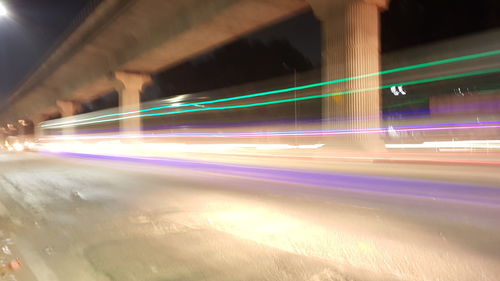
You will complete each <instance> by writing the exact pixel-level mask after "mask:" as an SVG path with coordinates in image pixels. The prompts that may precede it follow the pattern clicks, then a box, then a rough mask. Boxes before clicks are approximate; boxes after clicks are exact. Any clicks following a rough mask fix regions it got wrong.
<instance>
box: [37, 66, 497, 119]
mask: <svg viewBox="0 0 500 281" xmlns="http://www.w3.org/2000/svg"><path fill="white" fill-rule="evenodd" d="M499 72H500V68H493V69H488V70H480V71H472V72H467V73H459V74H453V75H447V76H440V77H434V78H427V79H421V80H413V81H408V82H403V83H398V84H397V85H396V84H390V85H384V86H380V87H373V88H365V89H358V90H349V91H343V92H336V93H330V94H318V95H311V96H305V97H298V98H288V99H281V100H274V101H267V102H258V103H250V104H239V105H231V106H218V107H209V108H194V109H185V110H179V111H170V112H160V113H149V114H140V115H132V116H126V117H119V118H112V119H105V120H96V121H88V122H84V121H85V120H89V119H90V118H88V119H83V120H75V121H70V122H60V123H55V124H50V123H49V124H45V125H42V127H43V128H66V127H72V126H81V125H89V124H97V123H105V122H112V121H119V120H124V119H131V118H140V117H152V116H163V115H173V114H181V113H187V112H197V111H209V110H210V111H211V110H226V109H238V108H249V107H258V106H265V105H271V104H280V103H288V102H294V101H304V100H312V99H318V98H325V97H333V96H342V95H348V94H353V93H362V92H368V91H373V90H380V89H388V88H392V87H394V86H400V85H418V84H425V83H431V82H438V81H443V80H449V79H456V78H465V77H471V76H478V75H484V74H493V73H499ZM215 101H220V100H215ZM186 105H189V104H184V106H186ZM191 105H192V104H191ZM170 107H171V106H170ZM156 109H158V108H156ZM143 111H145V110H143ZM115 115H118V113H117V114H115ZM101 117H102V116H101ZM101 117H99V116H98V117H95V118H94V119H96V118H101ZM73 123H75V124H73Z"/></svg>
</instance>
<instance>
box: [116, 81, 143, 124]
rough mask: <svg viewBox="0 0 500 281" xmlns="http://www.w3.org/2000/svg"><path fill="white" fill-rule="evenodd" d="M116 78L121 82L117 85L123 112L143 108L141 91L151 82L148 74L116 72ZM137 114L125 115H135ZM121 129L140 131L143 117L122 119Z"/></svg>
mask: <svg viewBox="0 0 500 281" xmlns="http://www.w3.org/2000/svg"><path fill="white" fill-rule="evenodd" d="M115 79H116V80H117V81H118V82H119V85H118V86H117V87H116V90H117V91H118V94H119V96H120V110H121V112H131V111H138V110H140V109H141V93H142V90H143V88H144V86H146V85H147V84H149V83H150V82H151V76H150V75H148V74H138V73H130V72H116V73H115ZM133 115H136V114H130V115H124V116H122V117H126V116H133ZM120 130H121V131H122V132H124V133H130V132H140V131H141V130H142V122H141V118H140V117H137V118H128V119H122V120H120Z"/></svg>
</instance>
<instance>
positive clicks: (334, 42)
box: [308, 0, 389, 149]
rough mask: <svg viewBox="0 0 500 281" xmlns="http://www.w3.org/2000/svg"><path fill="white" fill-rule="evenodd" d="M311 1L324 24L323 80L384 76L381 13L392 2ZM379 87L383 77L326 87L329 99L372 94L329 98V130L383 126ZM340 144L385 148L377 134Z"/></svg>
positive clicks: (325, 116) (354, 137)
mask: <svg viewBox="0 0 500 281" xmlns="http://www.w3.org/2000/svg"><path fill="white" fill-rule="evenodd" d="M308 1H309V2H310V4H311V7H312V8H313V11H314V13H315V14H316V16H317V17H318V18H319V19H320V20H321V22H322V30H323V31H322V32H323V80H324V81H331V80H336V79H342V78H347V77H353V76H358V75H363V74H370V73H376V72H379V71H380V10H381V9H385V8H387V6H388V3H389V0H308ZM379 86H380V77H379V76H375V77H369V78H364V79H358V80H354V81H347V82H343V83H338V84H332V85H328V86H324V87H323V93H325V94H329V93H338V92H344V91H352V90H361V89H372V90H369V91H362V92H358V93H351V94H345V95H338V96H333V97H327V98H325V99H324V101H323V120H324V128H325V129H353V130H360V129H367V128H378V127H380V115H381V100H380V91H379V90H376V88H377V87H379ZM374 88H375V89H374ZM341 139H342V141H344V142H347V143H349V144H354V145H355V146H357V147H361V148H363V149H373V148H375V147H379V146H381V145H382V142H381V139H380V136H379V135H378V134H352V135H349V136H346V137H345V138H341Z"/></svg>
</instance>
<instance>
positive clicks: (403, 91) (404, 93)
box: [398, 86, 406, 96]
mask: <svg viewBox="0 0 500 281" xmlns="http://www.w3.org/2000/svg"><path fill="white" fill-rule="evenodd" d="M398 90H399V92H400V93H401V94H402V95H403V96H406V91H405V90H404V89H403V86H399V87H398Z"/></svg>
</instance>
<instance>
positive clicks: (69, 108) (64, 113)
mask: <svg viewBox="0 0 500 281" xmlns="http://www.w3.org/2000/svg"><path fill="white" fill-rule="evenodd" d="M56 104H57V107H58V108H59V113H61V117H64V118H66V120H67V121H71V118H72V117H73V116H74V115H76V114H77V113H78V111H80V110H81V105H80V103H78V102H75V101H66V100H58V101H56ZM63 134H64V135H73V134H75V127H73V126H69V127H64V128H63Z"/></svg>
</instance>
